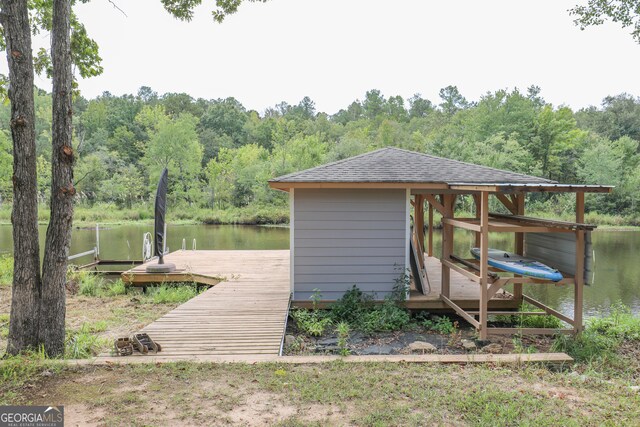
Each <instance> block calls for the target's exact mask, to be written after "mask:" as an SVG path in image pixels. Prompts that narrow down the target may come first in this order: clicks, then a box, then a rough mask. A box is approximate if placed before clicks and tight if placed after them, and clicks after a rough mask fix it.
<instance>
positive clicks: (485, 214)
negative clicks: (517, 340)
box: [479, 191, 489, 340]
mask: <svg viewBox="0 0 640 427" xmlns="http://www.w3.org/2000/svg"><path fill="white" fill-rule="evenodd" d="M480 227H481V229H480V301H479V304H480V316H479V318H480V319H479V322H480V339H481V340H486V339H487V309H488V302H489V295H488V291H489V289H488V286H489V193H488V192H486V191H485V192H482V193H481V194H480Z"/></svg>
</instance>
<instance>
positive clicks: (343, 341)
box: [336, 322, 350, 356]
mask: <svg viewBox="0 0 640 427" xmlns="http://www.w3.org/2000/svg"><path fill="white" fill-rule="evenodd" d="M336 334H338V350H339V352H340V355H341V356H348V355H349V353H350V352H349V348H348V347H347V341H348V340H349V324H348V323H346V322H340V323H338V325H337V326H336Z"/></svg>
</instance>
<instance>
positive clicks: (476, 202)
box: [473, 194, 481, 248]
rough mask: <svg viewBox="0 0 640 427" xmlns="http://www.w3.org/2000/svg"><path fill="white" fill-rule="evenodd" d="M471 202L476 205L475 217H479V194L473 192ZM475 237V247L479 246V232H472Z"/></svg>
mask: <svg viewBox="0 0 640 427" xmlns="http://www.w3.org/2000/svg"><path fill="white" fill-rule="evenodd" d="M473 202H474V204H475V205H476V219H480V208H481V207H480V195H479V194H474V195H473ZM474 235H475V238H476V243H475V245H474V246H475V247H476V248H479V247H480V233H479V232H476V233H474Z"/></svg>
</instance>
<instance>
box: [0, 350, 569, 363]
mask: <svg viewBox="0 0 640 427" xmlns="http://www.w3.org/2000/svg"><path fill="white" fill-rule="evenodd" d="M181 360H182V361H187V362H191V363H211V364H225V365H228V364H230V363H235V364H252V365H253V364H257V363H284V364H290V365H296V364H304V365H309V364H317V363H448V364H449V363H454V364H471V363H493V364H504V363H514V364H521V363H570V362H573V358H571V356H569V355H567V354H565V353H521V354H518V353H512V354H490V353H488V354H485V353H470V354H391V355H364V356H356V355H354V356H338V355H321V356H320V355H319V356H276V355H271V354H261V355H207V356H203V355H197V356H173V357H171V356H169V357H165V356H162V352H160V353H158V354H157V355H148V356H139V357H117V356H107V357H96V358H93V359H65V360H61V361H60V363H64V364H67V365H70V366H87V365H109V366H113V365H122V364H140V363H145V364H148V363H154V364H162V363H175V362H177V361H181ZM3 363H6V362H5V361H0V365H1V364H3Z"/></svg>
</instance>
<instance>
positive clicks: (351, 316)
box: [330, 285, 374, 325]
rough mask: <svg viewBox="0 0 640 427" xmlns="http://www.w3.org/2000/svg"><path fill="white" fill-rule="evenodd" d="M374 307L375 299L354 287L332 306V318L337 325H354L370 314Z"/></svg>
mask: <svg viewBox="0 0 640 427" xmlns="http://www.w3.org/2000/svg"><path fill="white" fill-rule="evenodd" d="M373 306H374V303H373V297H372V296H371V295H369V294H365V293H364V292H362V291H361V290H360V289H358V287H357V286H356V285H353V287H352V288H351V289H349V290H348V291H347V292H345V293H344V295H342V298H340V299H339V300H337V301H336V302H335V303H333V304H331V307H330V309H331V318H332V319H333V320H334V322H336V323H339V322H347V323H349V324H351V325H354V324H356V323H357V322H358V321H359V320H358V319H360V318H361V317H362V316H363V315H364V314H365V313H368V312H370V311H371V310H372V309H373Z"/></svg>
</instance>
